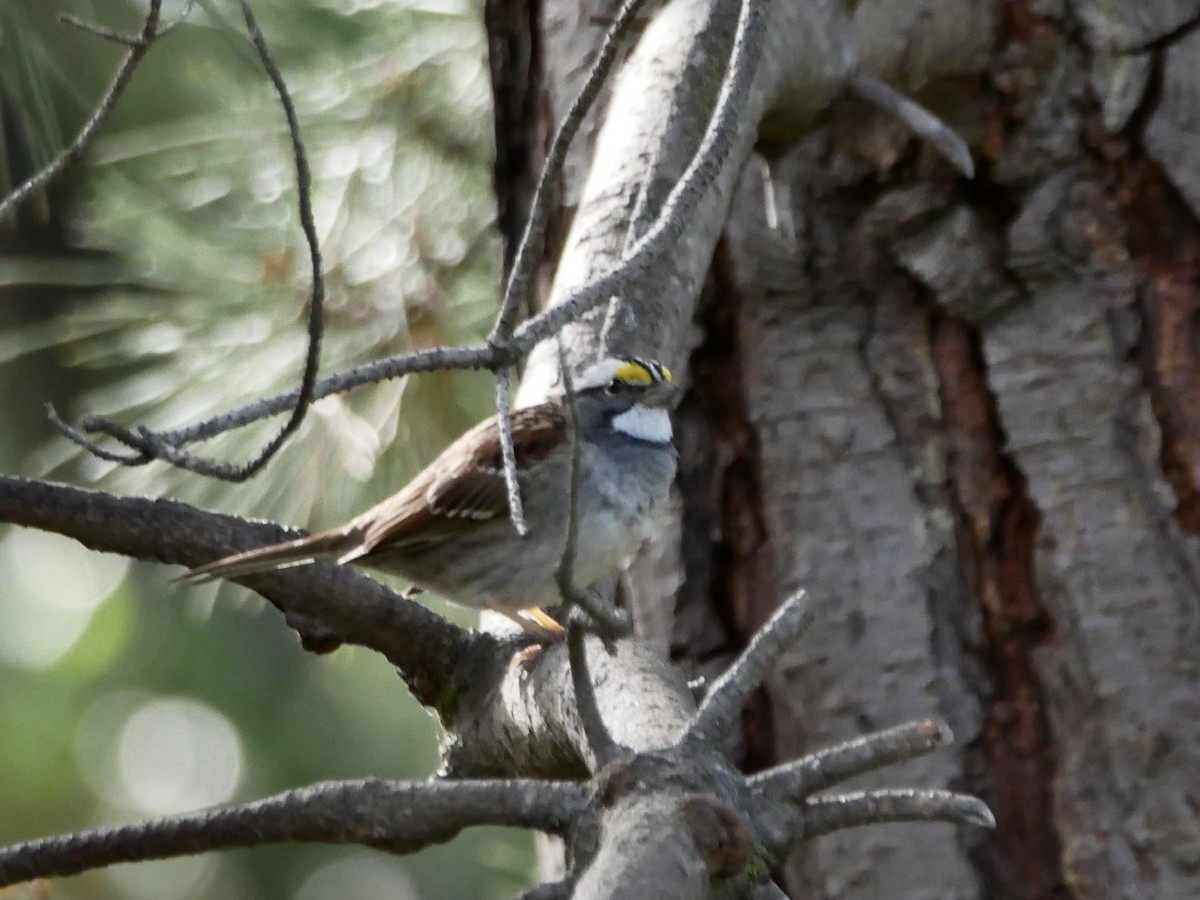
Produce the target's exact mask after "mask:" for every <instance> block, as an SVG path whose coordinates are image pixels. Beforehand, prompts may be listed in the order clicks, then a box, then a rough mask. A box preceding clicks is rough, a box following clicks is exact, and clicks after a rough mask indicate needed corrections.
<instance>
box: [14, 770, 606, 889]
mask: <svg viewBox="0 0 1200 900" xmlns="http://www.w3.org/2000/svg"><path fill="white" fill-rule="evenodd" d="M585 797H586V793H585V789H584V788H583V787H582V786H580V785H575V784H571V783H569V782H554V781H533V780H516V779H503V780H491V781H467V780H462V781H437V780H430V781H423V782H399V781H383V780H380V779H367V780H362V781H336V782H323V783H320V784H314V785H310V786H309V787H305V788H299V789H296V790H292V791H285V792H283V793H281V794H276V795H274V796H272V797H267V798H266V799H263V800H258V801H256V802H253V803H245V804H240V805H237V806H228V807H224V808H222V809H215V810H205V811H203V812H199V813H192V814H187V815H181V816H172V817H170V818H165V819H159V820H156V821H152V822H140V823H137V824H133V825H122V826H118V827H114V828H98V829H94V830H90V831H80V832H75V833H73V834H66V835H60V836H57V837H49V838H42V839H40V840H35V841H29V842H27V843H24V844H16V845H13V846H10V847H6V848H4V849H2V850H0V886H4V885H10V884H15V883H18V882H22V881H28V880H30V879H33V878H44V877H47V876H56V875H74V874H77V873H79V872H84V871H87V870H89V869H96V868H100V867H101V866H108V865H112V864H114V863H122V862H139V861H143V860H150V859H168V858H170V857H175V856H183V855H189V854H193V853H200V852H205V851H212V850H224V849H228V848H231V847H256V846H260V845H262V844H269V843H278V842H281V841H318V842H321V843H332V844H351V843H353V844H364V845H366V846H370V847H377V848H380V849H384V850H390V851H392V852H395V853H409V852H412V851H413V850H417V849H419V848H421V847H424V846H427V845H429V844H432V843H437V842H441V841H444V840H447V839H448V838H450V837H453V836H454V835H455V834H457V833H458V832H459V831H461V830H462V829H463V828H467V827H471V826H475V825H515V826H519V827H524V828H536V829H538V830H542V831H554V832H561V831H562V830H563V829H564V828H565V827H566V825H567V824H568V823H569V822H570V821H571V819H572V818H573V817H574V816H575V815H578V813H579V812H580V811H581V810H582V808H583V806H584V804H585V802H586V799H585Z"/></svg>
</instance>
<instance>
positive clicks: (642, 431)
mask: <svg viewBox="0 0 1200 900" xmlns="http://www.w3.org/2000/svg"><path fill="white" fill-rule="evenodd" d="M612 424H613V428H614V429H616V430H617V431H620V432H622V433H624V434H627V435H629V436H630V437H631V438H636V439H637V440H639V441H649V442H650V443H652V444H669V443H671V417H670V416H669V415H668V414H667V411H666V410H665V409H651V408H650V407H649V406H642V405H641V404H640V403H636V404H634V405H633V406H632V407H631V408H630V409H627V410H626V411H625V412H623V413H621V414H620V415H619V416H613V420H612Z"/></svg>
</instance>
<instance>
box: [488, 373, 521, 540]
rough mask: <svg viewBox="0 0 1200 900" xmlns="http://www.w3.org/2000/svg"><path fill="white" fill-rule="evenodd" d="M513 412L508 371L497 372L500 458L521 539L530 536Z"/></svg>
mask: <svg viewBox="0 0 1200 900" xmlns="http://www.w3.org/2000/svg"><path fill="white" fill-rule="evenodd" d="M511 410H512V406H511V403H510V402H509V396H508V369H507V368H503V369H498V370H497V371H496V426H497V428H499V430H500V458H501V460H503V462H504V487H505V488H506V489H507V490H508V517H509V518H510V519H511V520H512V524H513V528H515V529H516V532H517V534H519V535H520V536H521V537H525V535H527V534H529V523H527V522H526V521H525V507H524V505H523V504H522V503H521V483H520V482H519V481H518V480H517V451H516V448H514V447H513V433H512V418H511V416H510V412H511Z"/></svg>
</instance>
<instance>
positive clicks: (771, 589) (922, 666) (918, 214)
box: [488, 0, 1200, 900]
mask: <svg viewBox="0 0 1200 900" xmlns="http://www.w3.org/2000/svg"><path fill="white" fill-rule="evenodd" d="M776 2H781V0H776ZM616 5H617V4H616V3H615V2H612V0H543V2H542V3H541V4H532V5H525V4H512V3H504V2H502V0H490V2H489V4H488V8H489V28H490V29H491V32H492V47H493V72H494V74H495V75H496V83H497V90H498V102H497V110H498V152H497V158H498V166H497V172H498V175H499V178H500V180H501V184H500V186H499V189H500V193H501V197H502V198H504V204H505V206H504V208H505V209H509V210H511V209H517V210H519V209H523V208H524V207H525V206H526V205H527V194H528V190H529V185H530V182H531V179H530V177H529V174H528V173H529V172H531V171H535V169H534V167H536V165H537V163H538V162H539V160H538V159H535V158H527V161H526V163H525V166H526V168H525V169H522V166H521V163H520V159H521V157H522V154H524V155H525V157H531V156H533V155H535V152H540V151H537V148H540V147H543V146H544V135H545V134H546V133H547V132H548V131H549V128H550V125H551V124H552V122H553V121H556V120H557V119H558V117H560V116H561V114H562V112H563V110H564V109H565V107H566V105H567V104H568V103H569V101H570V99H571V97H572V96H573V94H574V91H575V90H576V89H577V87H578V84H579V80H580V78H581V77H582V74H583V72H584V71H585V69H586V66H585V59H586V58H588V57H589V56H590V54H591V53H593V52H594V49H595V46H596V43H597V41H598V39H599V37H600V35H601V34H602V31H603V28H604V27H605V25H606V24H607V21H608V19H609V17H610V16H611V14H612V12H613V11H614V10H615V8H616ZM852 5H853V6H854V29H855V32H856V35H857V39H858V50H859V54H860V57H861V60H862V67H863V70H864V71H866V72H868V73H870V74H872V75H875V76H877V77H879V78H882V79H884V80H886V81H888V82H889V83H891V84H892V85H893V86H895V87H897V88H899V89H900V90H902V91H905V92H907V93H910V94H911V95H914V96H915V97H916V99H918V100H919V101H920V102H922V103H924V104H925V105H926V106H928V107H929V108H931V109H933V110H934V111H935V112H937V113H938V114H939V115H941V116H942V117H943V118H945V119H946V120H947V121H948V122H949V123H950V124H951V125H952V126H954V127H955V128H956V129H957V130H958V131H960V132H961V133H962V134H963V135H964V136H965V137H966V138H967V139H968V141H969V143H970V144H971V146H972V149H973V151H974V156H975V160H976V164H977V167H978V173H977V175H976V177H975V179H974V180H972V181H967V180H964V179H963V178H961V177H960V176H958V175H956V173H955V172H954V171H953V170H952V169H951V167H950V166H948V165H947V164H946V163H945V162H944V161H943V160H942V159H941V157H940V156H939V155H938V154H937V153H936V151H934V150H933V149H932V148H931V147H929V146H928V145H925V144H923V143H921V142H920V141H919V140H918V139H916V138H915V137H913V135H912V134H911V133H910V132H909V131H908V130H907V128H906V127H905V126H904V125H902V124H901V123H899V122H898V121H896V120H895V119H894V118H892V117H891V116H889V115H888V114H887V113H884V112H881V111H879V110H875V109H872V108H870V107H868V106H866V105H865V104H864V103H863V102H862V101H858V100H853V99H850V98H849V97H848V96H847V97H845V98H844V99H841V100H838V101H836V102H835V103H833V105H832V106H831V107H830V108H829V109H828V110H827V111H826V114H825V115H823V116H822V117H821V118H820V119H819V121H818V124H817V125H816V126H815V127H813V126H805V127H804V128H800V127H799V126H798V123H796V122H788V123H786V127H775V128H772V130H771V133H770V141H769V143H768V142H767V140H766V137H767V135H766V134H765V132H764V133H763V134H760V137H761V138H762V139H763V141H762V147H763V150H764V152H765V153H769V154H770V156H771V160H770V164H769V172H770V180H769V182H768V181H767V180H766V179H765V178H764V171H766V170H767V168H768V167H767V166H763V167H761V168H760V166H758V165H757V162H755V163H754V164H752V165H750V166H748V167H747V168H746V170H745V171H744V172H743V175H742V179H741V183H740V186H739V188H738V192H737V195H736V197H735V199H734V203H733V210H732V213H731V215H730V218H729V221H728V224H727V228H726V233H725V239H724V240H723V241H722V244H721V246H720V247H719V248H718V251H717V254H716V256H715V259H714V263H713V268H712V270H711V273H710V279H709V285H708V287H707V289H706V291H705V296H704V299H703V301H702V303H701V314H700V316H699V318H698V322H697V325H698V326H699V327H698V329H697V330H696V345H695V346H694V347H693V348H690V350H691V362H690V369H691V388H690V392H689V395H688V397H687V399H686V400H685V402H684V404H683V406H682V408H681V410H680V412H679V416H678V419H679V421H678V428H679V432H680V441H679V442H680V449H681V474H680V493H681V497H682V503H681V511H680V515H679V521H678V522H677V523H676V527H673V528H670V529H667V531H666V534H668V535H681V536H682V537H681V538H678V537H670V538H666V539H664V540H662V541H660V546H659V547H658V548H657V549H656V550H655V551H654V554H653V558H651V559H643V560H641V561H640V562H639V563H638V566H637V567H635V570H634V571H635V573H641V572H645V571H648V570H652V571H653V572H654V573H656V574H655V575H654V577H653V579H652V583H653V585H655V586H662V585H671V586H675V585H678V586H679V587H678V590H677V591H676V592H675V596H674V597H673V598H663V597H661V596H658V595H657V592H656V591H655V590H646V589H644V585H645V580H644V579H643V580H642V581H641V585H642V588H643V589H639V580H638V578H637V577H636V575H635V578H634V579H633V584H632V589H631V590H630V591H629V594H630V596H631V597H632V599H633V602H634V606H635V612H636V614H637V617H638V620H639V621H640V622H642V623H643V624H644V625H645V626H646V627H648V628H650V629H651V630H654V629H655V628H657V629H659V632H658V636H660V637H661V638H662V640H663V642H664V645H665V644H666V643H667V642H668V640H669V643H670V646H671V648H672V652H673V653H675V654H676V655H678V656H680V657H684V658H686V659H688V660H690V661H691V663H692V665H693V666H694V667H695V668H696V670H697V671H711V670H714V669H718V668H720V665H721V663H722V662H723V661H724V660H725V659H727V658H728V656H729V655H730V654H732V653H733V652H734V651H736V649H737V648H738V647H740V645H741V643H742V641H744V639H745V637H746V636H747V635H748V634H750V633H751V632H752V631H753V629H754V628H755V627H757V626H758V625H760V624H761V623H762V622H763V621H764V620H765V619H766V617H767V616H768V615H769V613H770V611H771V610H772V609H773V608H774V606H775V605H776V603H777V602H778V601H779V599H781V598H782V597H783V596H785V595H786V594H787V593H789V592H791V591H792V590H794V589H795V588H798V587H806V588H808V589H809V591H810V592H811V594H812V595H813V597H814V598H815V601H816V602H817V604H818V609H819V613H818V617H817V621H816V624H815V625H814V626H813V627H812V628H811V629H810V631H809V632H808V633H807V634H806V635H805V636H804V637H803V638H802V639H801V641H800V642H799V643H798V644H797V646H796V647H795V648H794V649H793V650H792V651H791V653H790V654H789V657H788V662H787V665H786V666H785V671H784V673H783V674H782V675H781V677H779V678H778V679H777V680H776V681H775V682H774V686H773V688H772V689H771V690H770V691H768V692H766V693H765V694H764V696H763V697H762V698H761V702H760V703H759V704H758V707H757V709H756V710H755V711H754V712H753V713H752V714H751V715H748V716H747V719H746V722H745V730H744V734H743V736H742V737H743V746H742V747H741V748H740V751H739V752H741V753H742V754H743V757H744V760H745V764H746V765H747V766H748V767H752V768H757V767H761V766H764V765H766V764H769V763H770V762H772V761H774V760H778V759H789V758H793V757H795V756H796V755H797V754H798V753H800V752H802V751H804V750H805V749H811V748H813V747H818V746H821V745H824V744H828V743H830V742H832V741H836V740H841V739H845V738H848V737H852V736H855V735H857V734H860V733H862V732H863V731H865V730H868V729H871V728H878V727H882V726H886V725H890V724H894V723H897V722H900V721H903V720H907V719H912V718H917V717H923V716H940V717H943V718H945V719H946V720H947V721H948V722H949V723H950V725H951V726H952V727H953V729H954V731H955V733H956V735H957V737H958V742H957V744H956V745H955V747H954V748H952V749H951V750H949V751H945V752H942V753H941V754H939V755H937V756H935V757H933V758H930V759H925V760H920V761H917V762H913V763H910V764H908V768H907V769H906V771H904V772H903V773H897V772H896V771H894V770H892V771H889V772H888V773H887V774H886V779H887V782H888V783H891V784H895V783H899V782H912V783H918V784H921V783H924V784H931V785H933V784H940V785H950V786H953V787H955V788H957V789H963V790H968V791H973V792H977V793H979V794H981V795H982V796H983V797H984V798H985V799H987V800H988V801H989V803H990V804H991V806H992V808H993V810H994V811H995V813H996V817H997V820H998V829H997V830H996V832H995V833H993V834H990V835H989V834H982V833H980V832H977V831H966V830H963V831H960V832H957V833H956V832H955V831H954V830H953V829H952V828H951V827H950V826H942V825H938V826H913V825H895V826H875V827H871V828H866V829H860V830H858V831H851V832H842V833H838V834H836V835H833V836H830V837H824V838H821V839H819V840H817V841H814V842H812V843H811V844H809V845H807V846H806V848H805V849H804V851H803V852H801V853H799V854H797V855H796V857H795V858H794V859H793V861H792V864H791V866H790V869H789V872H788V878H789V880H790V882H789V883H790V885H791V890H792V893H793V896H796V897H826V896H828V897H840V898H849V897H855V898H860V897H861V898H875V897H880V898H882V897H888V898H909V897H913V898H915V897H936V898H950V897H953V898H958V897H963V898H966V897H994V898H1014V900H1015V898H1050V897H1055V898H1057V897H1062V898H1067V897H1071V898H1114V897H1129V898H1144V897H1164V898H1165V897H1171V898H1174V897H1179V898H1184V897H1196V896H1200V814H1198V808H1200V781H1198V780H1197V775H1196V773H1197V772H1200V672H1198V667H1197V663H1196V661H1195V660H1196V651H1195V645H1196V637H1197V629H1198V627H1200V625H1198V606H1200V576H1198V569H1197V566H1198V563H1200V555H1198V552H1197V550H1198V545H1197V541H1196V533H1197V531H1198V530H1200V493H1198V491H1197V482H1198V477H1200V469H1198V465H1200V412H1197V410H1200V403H1198V402H1197V401H1198V400H1200V396H1198V388H1200V326H1198V325H1197V323H1198V322H1200V317H1198V316H1197V311H1198V310H1200V302H1198V301H1197V289H1196V288H1197V276H1198V271H1197V266H1198V265H1200V228H1197V223H1196V216H1197V212H1198V211H1200V143H1198V134H1197V132H1198V131H1200V125H1197V124H1196V121H1197V120H1196V117H1195V114H1194V112H1193V111H1194V109H1195V107H1196V100H1197V97H1196V96H1195V95H1196V94H1197V93H1198V92H1200V74H1198V73H1200V34H1198V33H1197V32H1196V31H1195V29H1194V28H1193V25H1194V23H1195V20H1196V18H1197V16H1200V3H1197V2H1183V0H1174V2H1173V0H1142V2H1139V3H1129V4H1111V3H1099V2H1097V0H1077V2H1074V3H1071V4H1063V3H1061V2H1053V0H1043V2H1038V0H1012V2H1004V0H1001V2H997V3H987V2H982V0H908V2H904V3H896V2H889V0H861V2H859V3H857V4H852ZM526 11H529V12H528V17H526ZM653 11H654V6H653V4H652V5H651V10H650V12H651V13H652V12H653ZM804 41H805V36H804V35H797V37H796V46H797V59H798V61H799V60H800V59H801V58H802V48H803V46H804ZM498 48H504V49H505V52H504V53H501V52H499V49H498ZM513 92H517V93H516V94H514V93H513ZM522 148H529V149H522ZM589 150H590V133H589V131H588V129H587V128H585V130H584V134H583V136H582V137H581V139H580V140H579V142H578V144H577V146H576V149H575V151H574V153H573V155H572V157H571V160H570V162H569V163H568V165H567V167H566V170H565V171H566V183H565V184H563V186H562V202H563V205H562V209H561V211H560V213H559V215H558V218H557V221H558V222H560V223H563V227H561V228H558V227H555V228H552V230H551V234H552V235H559V236H561V235H565V233H566V228H565V224H566V223H568V222H569V221H570V219H571V214H572V210H573V204H574V203H575V202H576V200H577V198H578V196H579V191H580V185H581V182H582V173H583V172H585V171H586V165H587V159H588V153H589ZM531 151H534V152H531ZM768 197H771V198H772V202H770V203H769V202H767V199H766V198H768ZM772 205H773V206H774V209H773V210H771V209H770V207H771V206H772ZM513 221H515V217H513V216H511V215H508V214H506V216H505V222H506V223H507V224H508V225H509V227H512V225H511V223H512V222H513ZM509 237H510V238H511V235H510V236H509ZM560 241H561V237H552V239H551V241H550V243H551V244H552V245H553V246H551V247H550V248H549V252H548V254H547V259H548V263H547V265H548V266H552V265H553V259H554V257H555V256H556V253H557V249H558V245H559V243H560ZM681 352H683V351H681ZM672 602H673V603H674V604H675V606H676V609H675V612H676V615H675V618H674V625H673V631H672V632H670V633H668V631H667V630H666V629H668V628H671V626H670V624H669V623H670V617H669V616H668V615H666V607H667V606H669V605H670V604H671V603H672Z"/></svg>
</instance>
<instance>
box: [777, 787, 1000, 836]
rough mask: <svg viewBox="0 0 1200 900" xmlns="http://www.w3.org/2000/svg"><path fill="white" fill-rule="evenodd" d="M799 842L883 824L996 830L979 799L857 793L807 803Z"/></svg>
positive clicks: (934, 794) (945, 794)
mask: <svg viewBox="0 0 1200 900" xmlns="http://www.w3.org/2000/svg"><path fill="white" fill-rule="evenodd" d="M801 820H802V824H801V828H800V831H799V833H798V834H797V835H796V839H797V840H807V839H810V838H814V837H817V836H818V835H822V834H829V833H830V832H831V831H841V830H842V829H844V828H856V827H858V826H859V825H874V824H878V823H883V822H913V821H916V822H951V823H953V824H956V825H977V826H980V827H983V828H995V827H996V819H995V817H994V816H993V815H992V811H991V810H990V809H988V808H987V805H986V804H984V802H983V801H982V800H980V799H978V798H977V797H971V796H969V795H967V794H956V793H954V792H953V791H942V790H932V789H931V790H878V791H856V792H855V793H852V794H839V795H838V796H836V797H814V798H813V799H811V800H808V801H807V802H806V803H805V804H804V810H803V813H801Z"/></svg>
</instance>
